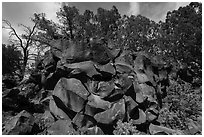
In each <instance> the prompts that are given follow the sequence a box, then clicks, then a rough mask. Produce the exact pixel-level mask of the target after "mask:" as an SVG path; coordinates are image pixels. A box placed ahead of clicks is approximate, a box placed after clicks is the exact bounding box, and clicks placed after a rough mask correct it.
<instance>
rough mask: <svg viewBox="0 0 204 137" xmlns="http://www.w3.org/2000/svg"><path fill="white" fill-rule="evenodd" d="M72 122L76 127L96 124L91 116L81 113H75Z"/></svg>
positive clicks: (87, 126)
mask: <svg viewBox="0 0 204 137" xmlns="http://www.w3.org/2000/svg"><path fill="white" fill-rule="evenodd" d="M72 122H73V123H74V124H75V125H76V126H77V128H89V127H92V126H94V125H96V121H95V119H94V118H93V117H91V116H88V115H85V114H82V113H77V114H76V116H75V117H74V118H73V120H72Z"/></svg>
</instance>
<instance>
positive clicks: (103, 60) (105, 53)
mask: <svg viewBox="0 0 204 137" xmlns="http://www.w3.org/2000/svg"><path fill="white" fill-rule="evenodd" d="M91 51H92V55H93V61H94V62H97V63H99V64H101V65H104V64H107V63H108V62H109V61H111V60H112V59H113V58H112V54H111V53H110V51H109V50H108V48H107V47H105V46H104V45H102V44H100V43H93V44H92V46H91Z"/></svg>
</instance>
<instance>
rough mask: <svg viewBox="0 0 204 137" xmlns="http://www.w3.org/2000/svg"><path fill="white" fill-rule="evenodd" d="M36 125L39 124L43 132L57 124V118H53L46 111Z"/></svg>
mask: <svg viewBox="0 0 204 137" xmlns="http://www.w3.org/2000/svg"><path fill="white" fill-rule="evenodd" d="M35 119H36V118H35ZM36 123H38V125H39V127H40V129H41V130H46V129H47V128H49V127H51V126H52V125H53V124H54V123H55V117H53V115H52V114H51V112H50V111H48V110H46V111H45V112H44V113H43V114H42V116H41V117H40V118H39V121H38V122H36Z"/></svg>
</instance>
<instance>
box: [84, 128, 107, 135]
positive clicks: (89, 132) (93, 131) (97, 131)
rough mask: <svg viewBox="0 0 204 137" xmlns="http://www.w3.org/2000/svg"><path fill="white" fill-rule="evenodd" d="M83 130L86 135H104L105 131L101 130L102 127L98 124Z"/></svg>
mask: <svg viewBox="0 0 204 137" xmlns="http://www.w3.org/2000/svg"><path fill="white" fill-rule="evenodd" d="M83 132H84V134H85V135H104V132H103V131H102V130H101V128H100V127H97V126H93V127H90V128H87V129H85V130H84V131H83Z"/></svg>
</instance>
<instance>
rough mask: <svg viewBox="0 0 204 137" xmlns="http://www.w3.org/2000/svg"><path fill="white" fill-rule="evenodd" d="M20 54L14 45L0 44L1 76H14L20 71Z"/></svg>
mask: <svg viewBox="0 0 204 137" xmlns="http://www.w3.org/2000/svg"><path fill="white" fill-rule="evenodd" d="M21 59H22V54H21V52H20V51H19V50H18V49H17V48H16V47H15V45H5V44H2V74H3V75H5V74H8V75H14V74H16V71H20V70H21Z"/></svg>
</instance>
